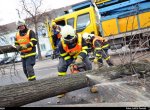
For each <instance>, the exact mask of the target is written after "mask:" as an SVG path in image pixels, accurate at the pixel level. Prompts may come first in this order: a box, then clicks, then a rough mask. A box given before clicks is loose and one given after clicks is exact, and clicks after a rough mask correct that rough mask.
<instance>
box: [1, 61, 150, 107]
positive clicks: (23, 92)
mask: <svg viewBox="0 0 150 110" xmlns="http://www.w3.org/2000/svg"><path fill="white" fill-rule="evenodd" d="M132 66H133V67H132V68H131V65H129V64H127V65H124V66H123V65H120V66H117V67H110V68H101V69H99V70H91V71H85V72H82V73H78V74H72V75H67V76H64V77H55V78H48V79H42V80H37V81H33V82H25V83H19V84H12V85H6V86H1V87H0V107H13V106H22V105H25V104H29V103H32V102H35V101H39V100H42V99H45V98H49V97H54V96H56V95H59V94H63V93H67V92H70V91H74V90H77V89H81V88H84V87H88V86H91V85H94V84H96V83H99V82H98V81H99V80H101V79H98V81H97V80H93V79H92V78H90V77H87V74H90V75H95V76H102V77H101V78H102V79H103V78H104V79H107V80H113V79H115V78H116V79H117V78H120V76H122V75H132V73H133V68H134V69H135V70H136V71H137V72H139V71H150V66H149V65H147V64H143V63H136V64H132ZM100 83H103V82H100ZM127 94H128V93H127ZM123 95H125V94H123ZM128 95H129V98H130V96H132V97H131V98H133V95H132V93H129V94H128ZM129 100H130V99H129Z"/></svg>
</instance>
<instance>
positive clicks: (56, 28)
mask: <svg viewBox="0 0 150 110" xmlns="http://www.w3.org/2000/svg"><path fill="white" fill-rule="evenodd" d="M60 32H61V28H60V26H59V25H57V24H56V23H55V22H54V21H53V22H52V33H53V35H52V38H53V43H54V46H55V47H56V48H55V50H54V55H56V56H57V55H58V54H59V50H58V43H59V41H60V38H61V34H60Z"/></svg>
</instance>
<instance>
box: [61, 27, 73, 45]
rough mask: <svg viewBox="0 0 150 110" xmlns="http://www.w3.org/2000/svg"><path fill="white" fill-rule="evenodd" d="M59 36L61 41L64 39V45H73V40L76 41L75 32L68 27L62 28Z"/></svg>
mask: <svg viewBox="0 0 150 110" xmlns="http://www.w3.org/2000/svg"><path fill="white" fill-rule="evenodd" d="M61 35H62V39H64V41H65V42H66V43H73V42H74V40H75V39H76V33H75V30H74V29H73V27H72V26H70V25H65V26H64V27H62V29H61Z"/></svg>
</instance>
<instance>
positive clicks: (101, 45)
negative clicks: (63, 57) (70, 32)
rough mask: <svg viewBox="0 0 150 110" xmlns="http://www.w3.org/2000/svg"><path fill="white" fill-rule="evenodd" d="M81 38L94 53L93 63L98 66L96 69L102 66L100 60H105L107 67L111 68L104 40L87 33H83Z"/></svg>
mask: <svg viewBox="0 0 150 110" xmlns="http://www.w3.org/2000/svg"><path fill="white" fill-rule="evenodd" d="M82 36H83V38H84V39H85V41H86V43H87V44H89V45H91V46H92V47H93V49H94V52H95V59H94V63H95V64H98V67H101V66H102V65H103V60H102V58H104V59H105V60H106V62H107V64H108V65H109V66H113V63H112V61H111V60H110V56H109V55H108V49H109V44H108V42H107V40H106V39H105V38H103V37H100V36H95V35H94V34H89V33H83V34H82Z"/></svg>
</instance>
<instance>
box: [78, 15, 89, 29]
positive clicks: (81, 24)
mask: <svg viewBox="0 0 150 110" xmlns="http://www.w3.org/2000/svg"><path fill="white" fill-rule="evenodd" d="M89 24H90V15H89V13H86V14H82V15H80V16H78V19H77V32H82V31H83V30H84V29H85V28H86V27H87V25H89Z"/></svg>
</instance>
